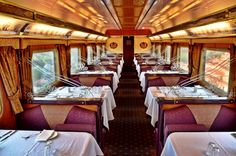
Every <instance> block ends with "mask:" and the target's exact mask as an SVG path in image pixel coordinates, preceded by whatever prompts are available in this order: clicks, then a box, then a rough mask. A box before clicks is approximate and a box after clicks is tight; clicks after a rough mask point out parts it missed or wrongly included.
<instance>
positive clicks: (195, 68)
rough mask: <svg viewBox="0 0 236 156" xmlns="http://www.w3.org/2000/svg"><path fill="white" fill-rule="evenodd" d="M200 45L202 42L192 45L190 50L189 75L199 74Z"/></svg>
mask: <svg viewBox="0 0 236 156" xmlns="http://www.w3.org/2000/svg"><path fill="white" fill-rule="evenodd" d="M202 47H203V46H202V44H195V45H193V49H192V51H191V56H192V57H191V59H192V60H191V63H192V64H191V66H192V71H191V77H193V76H196V75H198V74H199V69H200V60H201V51H202Z"/></svg>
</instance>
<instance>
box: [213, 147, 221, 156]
mask: <svg viewBox="0 0 236 156" xmlns="http://www.w3.org/2000/svg"><path fill="white" fill-rule="evenodd" d="M219 155H220V148H219V147H213V149H212V156H219Z"/></svg>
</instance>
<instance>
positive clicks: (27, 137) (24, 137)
mask: <svg viewBox="0 0 236 156" xmlns="http://www.w3.org/2000/svg"><path fill="white" fill-rule="evenodd" d="M40 133H41V132H38V133H34V134H30V135H27V136H22V138H23V139H25V140H27V139H29V138H31V137H32V136H35V135H38V134H40Z"/></svg>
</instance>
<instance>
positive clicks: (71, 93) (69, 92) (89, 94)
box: [34, 86, 116, 129]
mask: <svg viewBox="0 0 236 156" xmlns="http://www.w3.org/2000/svg"><path fill="white" fill-rule="evenodd" d="M102 94H104V96H103V97H102V98H103V103H102V117H103V125H104V126H105V127H107V128H108V129H109V124H108V121H109V120H114V116H113V112H112V110H113V109H114V108H115V107H116V102H115V99H114V95H113V93H112V90H111V88H110V87H109V86H103V87H83V86H82V87H59V88H57V89H56V90H54V91H52V92H51V93H49V94H48V95H47V96H45V97H35V98H34V99H35V100H63V98H66V99H70V98H71V99H72V100H73V98H78V97H80V98H101V96H102ZM58 98H59V99H58Z"/></svg>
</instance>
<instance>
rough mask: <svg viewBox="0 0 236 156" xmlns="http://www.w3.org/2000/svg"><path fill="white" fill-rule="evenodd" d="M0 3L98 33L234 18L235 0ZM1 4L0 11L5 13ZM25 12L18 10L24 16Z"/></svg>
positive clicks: (172, 27) (155, 30) (36, 0)
mask: <svg viewBox="0 0 236 156" xmlns="http://www.w3.org/2000/svg"><path fill="white" fill-rule="evenodd" d="M1 3H4V4H9V5H13V6H15V7H19V8H23V9H25V10H28V11H31V13H33V15H32V17H33V18H32V19H31V20H33V22H38V21H39V22H41V21H42V22H46V23H47V22H48V23H49V24H51V25H53V21H55V20H59V21H62V22H61V24H59V25H58V22H56V23H57V25H56V26H60V27H61V26H64V25H65V27H66V23H69V25H70V26H73V29H74V28H76V27H74V26H78V29H77V30H78V31H85V32H86V31H87V30H91V31H94V32H97V33H100V34H106V32H107V31H109V30H120V31H121V32H124V30H133V32H134V31H136V30H143V29H144V30H150V31H151V32H152V34H153V35H156V34H159V33H166V32H170V31H177V30H180V29H186V28H188V27H194V26H199V25H203V24H208V23H212V22H215V21H223V20H229V19H234V18H236V1H235V0H225V1H223V0H2V1H1ZM1 7H2V8H0V12H2V11H4V13H7V12H8V11H7V9H5V10H4V7H3V6H1ZM12 12H13V11H12ZM17 13H18V12H16V13H14V15H17ZM27 15H28V14H25V13H24V12H23V13H20V16H21V17H23V18H24V16H27ZM47 17H49V20H47ZM26 18H27V17H26ZM52 18H53V20H52ZM35 19H40V20H38V21H34V20H35ZM59 23H60V22H59ZM71 24H72V25H71ZM80 28H86V29H82V30H80ZM128 33H129V32H128ZM111 34H112V33H111ZM126 35H127V34H126ZM149 35H150V33H149Z"/></svg>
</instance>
